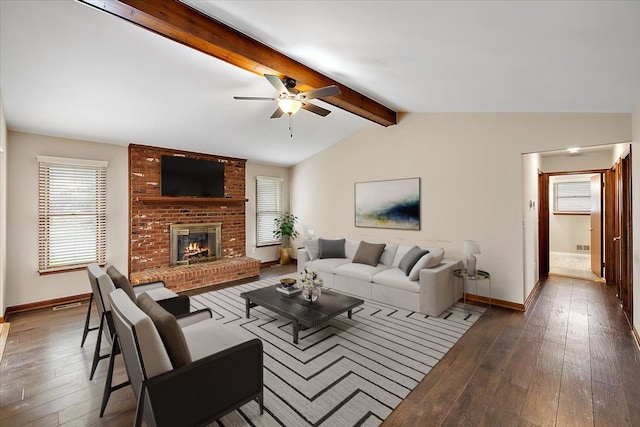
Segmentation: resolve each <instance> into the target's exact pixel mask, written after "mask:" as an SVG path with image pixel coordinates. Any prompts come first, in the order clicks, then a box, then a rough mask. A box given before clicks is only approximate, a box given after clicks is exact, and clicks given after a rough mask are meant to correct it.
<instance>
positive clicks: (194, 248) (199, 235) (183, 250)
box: [170, 223, 222, 265]
mask: <svg viewBox="0 0 640 427" xmlns="http://www.w3.org/2000/svg"><path fill="white" fill-rule="evenodd" d="M221 228H222V223H208V224H171V226H170V231H171V254H170V255H171V259H170V261H171V262H170V264H171V265H185V264H193V263H196V262H206V261H215V260H218V259H220V257H221V244H220V234H221Z"/></svg>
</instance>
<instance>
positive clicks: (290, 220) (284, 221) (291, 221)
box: [273, 212, 298, 265]
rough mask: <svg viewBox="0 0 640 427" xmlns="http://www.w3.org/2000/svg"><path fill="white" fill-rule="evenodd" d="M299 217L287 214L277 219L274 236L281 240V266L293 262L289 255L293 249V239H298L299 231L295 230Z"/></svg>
mask: <svg viewBox="0 0 640 427" xmlns="http://www.w3.org/2000/svg"><path fill="white" fill-rule="evenodd" d="M296 222H298V217H297V216H295V215H292V214H290V213H289V212H285V213H283V214H282V215H280V217H278V218H276V219H275V224H276V228H275V230H273V235H274V236H275V237H276V238H278V239H280V264H281V265H284V264H289V262H291V256H290V255H289V249H291V238H294V239H295V238H296V237H298V231H297V230H296V229H295V226H296Z"/></svg>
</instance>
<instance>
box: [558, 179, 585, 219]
mask: <svg viewBox="0 0 640 427" xmlns="http://www.w3.org/2000/svg"><path fill="white" fill-rule="evenodd" d="M553 187H554V189H553V194H554V197H553V199H554V205H553V210H554V212H566V213H574V212H579V213H585V212H586V213H588V212H590V211H591V182H589V181H580V182H556V183H555V184H554V185H553Z"/></svg>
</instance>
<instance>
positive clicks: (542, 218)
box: [538, 172, 549, 279]
mask: <svg viewBox="0 0 640 427" xmlns="http://www.w3.org/2000/svg"><path fill="white" fill-rule="evenodd" d="M538 273H539V277H540V278H541V279H542V278H543V277H547V276H548V275H549V174H547V173H542V172H540V173H538Z"/></svg>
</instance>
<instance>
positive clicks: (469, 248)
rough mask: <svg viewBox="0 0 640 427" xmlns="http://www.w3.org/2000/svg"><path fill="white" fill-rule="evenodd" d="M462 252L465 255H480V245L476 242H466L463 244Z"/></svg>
mask: <svg viewBox="0 0 640 427" xmlns="http://www.w3.org/2000/svg"><path fill="white" fill-rule="evenodd" d="M462 252H464V253H465V254H480V253H482V252H480V244H479V243H478V242H476V241H475V240H465V241H464V242H463V243H462Z"/></svg>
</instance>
